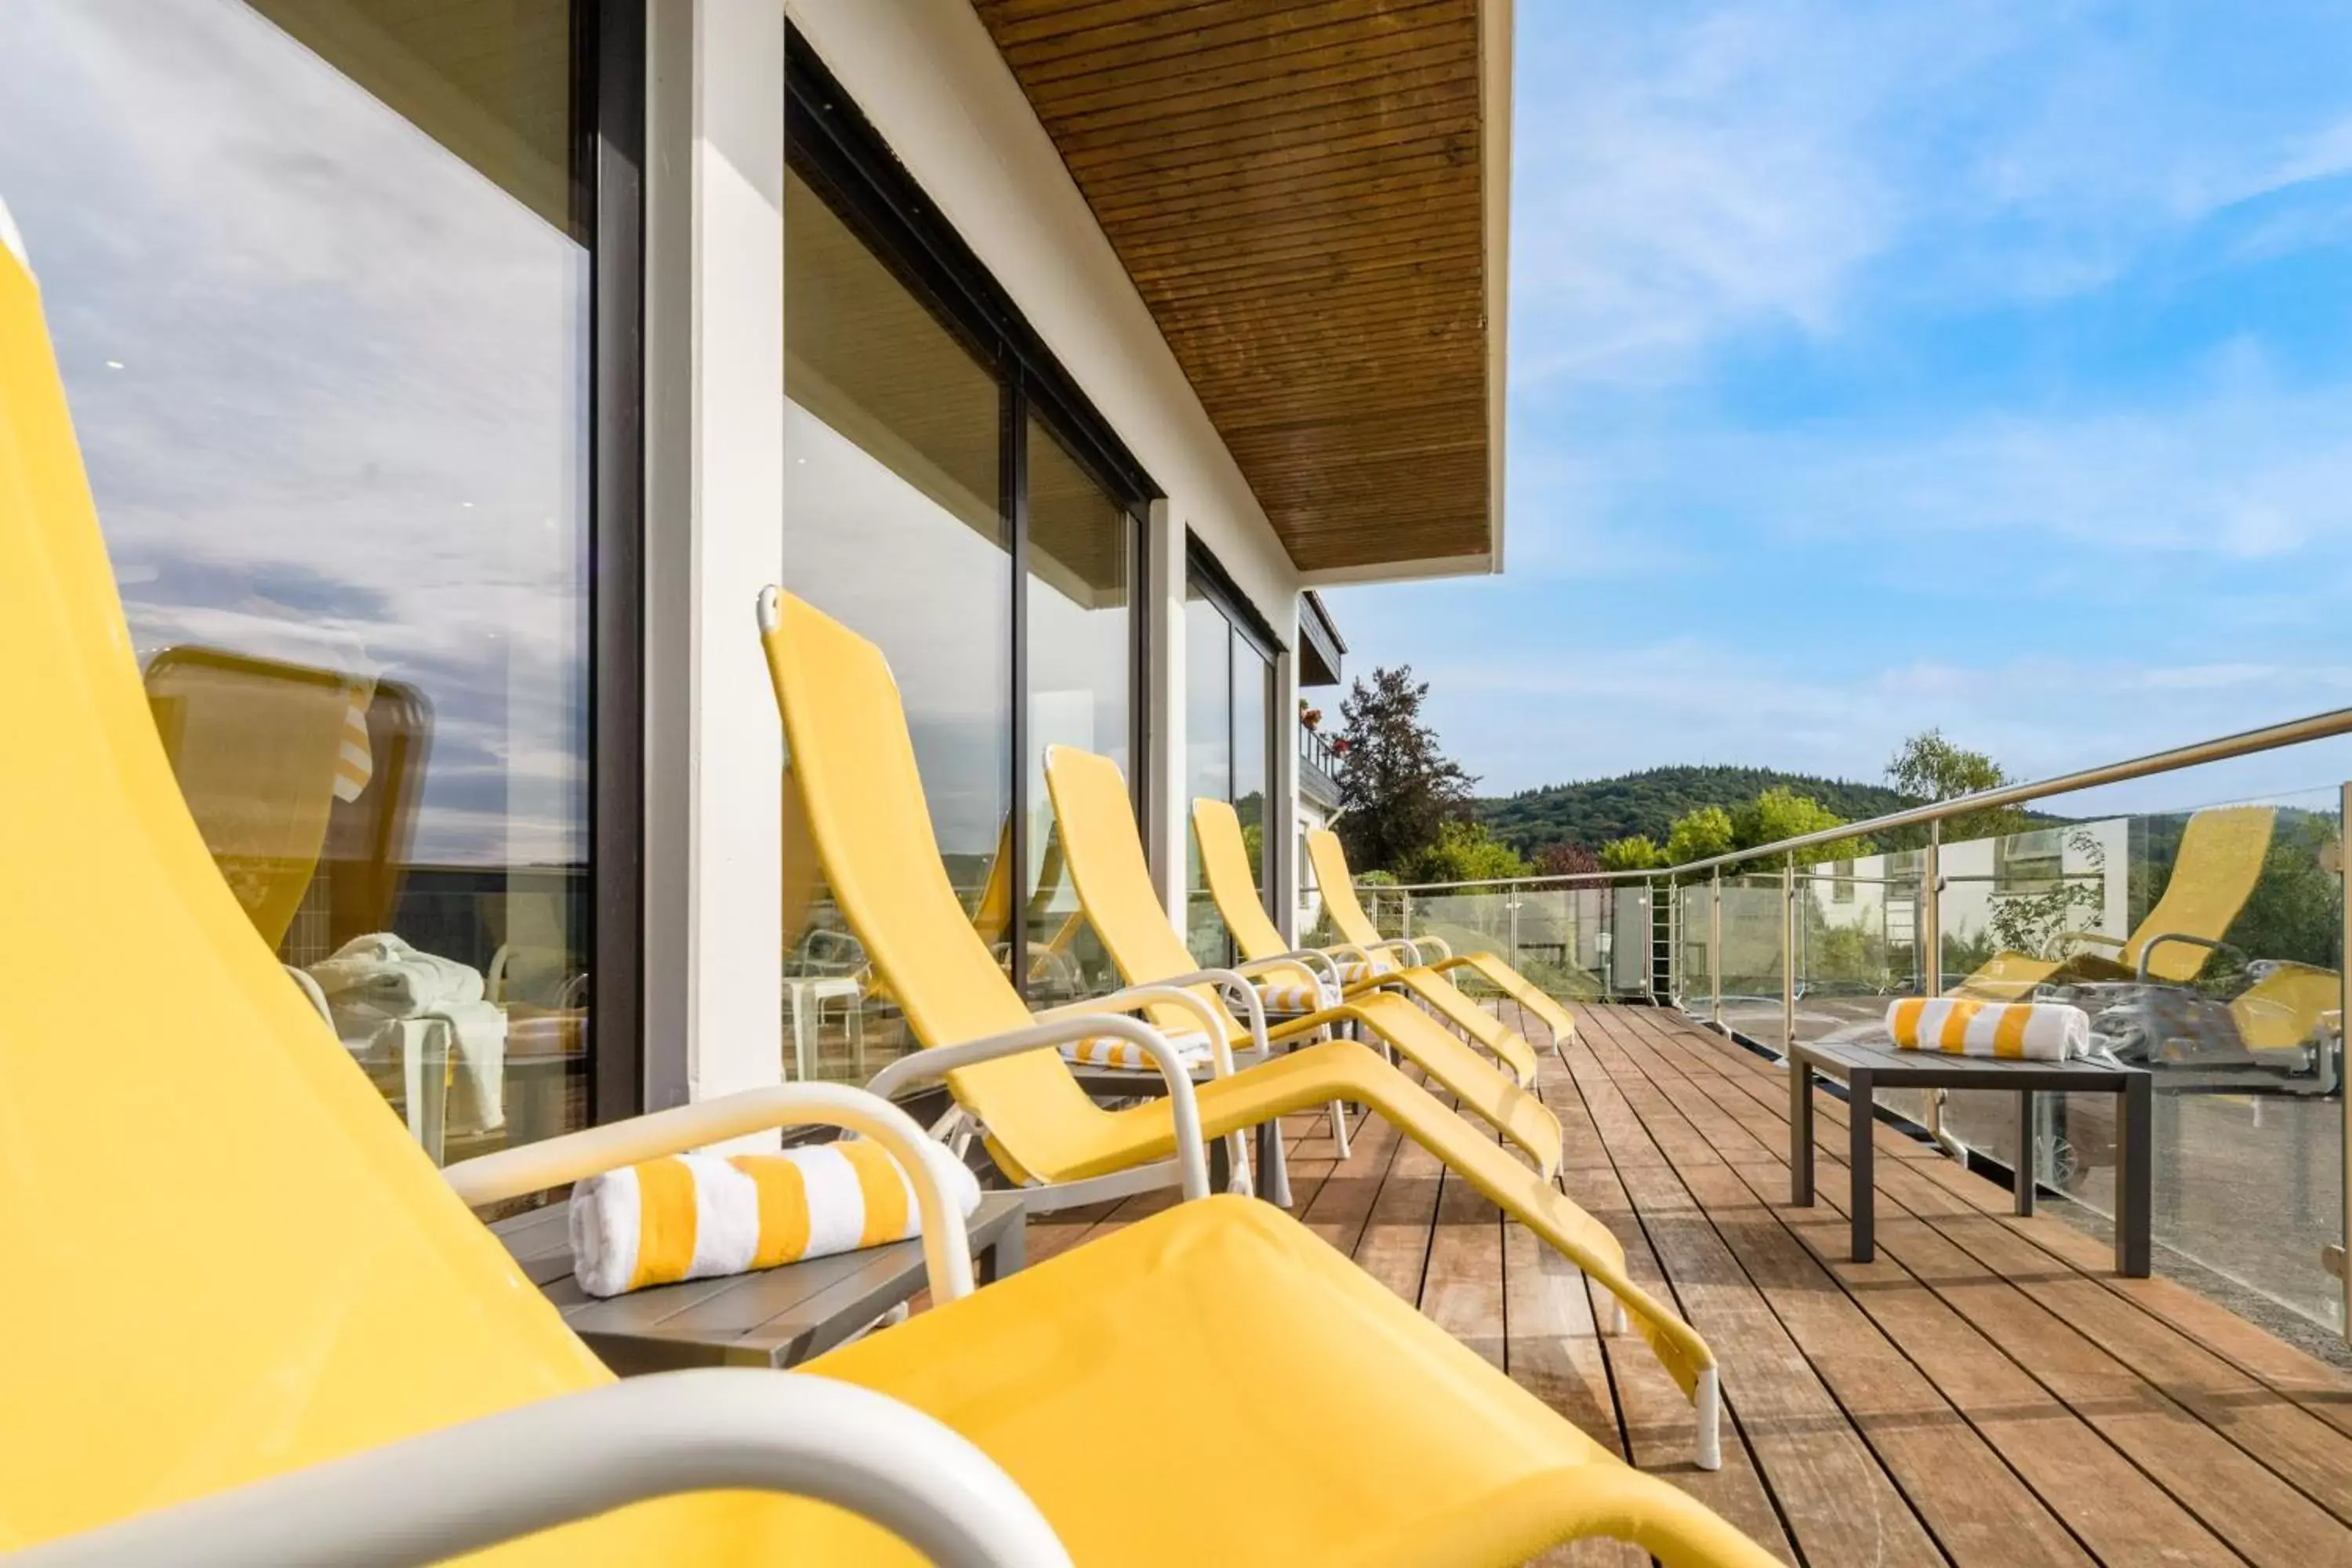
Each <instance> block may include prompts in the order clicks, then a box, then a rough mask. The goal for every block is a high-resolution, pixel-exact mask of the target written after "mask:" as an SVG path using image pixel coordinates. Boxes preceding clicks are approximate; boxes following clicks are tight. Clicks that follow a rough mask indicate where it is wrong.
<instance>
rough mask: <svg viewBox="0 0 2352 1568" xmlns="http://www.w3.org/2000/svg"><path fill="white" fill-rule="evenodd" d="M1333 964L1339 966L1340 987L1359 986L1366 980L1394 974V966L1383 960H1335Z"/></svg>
mask: <svg viewBox="0 0 2352 1568" xmlns="http://www.w3.org/2000/svg"><path fill="white" fill-rule="evenodd" d="M1333 962H1334V963H1337V964H1338V965H1339V984H1342V985H1360V984H1363V983H1364V982H1365V981H1367V980H1372V979H1376V978H1378V977H1379V976H1381V975H1383V974H1394V973H1396V965H1395V964H1393V963H1390V962H1389V961H1388V960H1387V959H1385V958H1374V959H1370V960H1354V959H1336V960H1334V961H1333Z"/></svg>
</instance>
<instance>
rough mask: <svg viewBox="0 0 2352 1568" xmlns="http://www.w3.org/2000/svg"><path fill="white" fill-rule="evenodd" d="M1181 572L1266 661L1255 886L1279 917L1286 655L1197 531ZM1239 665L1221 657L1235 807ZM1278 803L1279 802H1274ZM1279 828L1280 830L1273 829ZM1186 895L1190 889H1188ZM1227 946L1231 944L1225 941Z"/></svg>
mask: <svg viewBox="0 0 2352 1568" xmlns="http://www.w3.org/2000/svg"><path fill="white" fill-rule="evenodd" d="M1184 575H1185V582H1186V585H1187V586H1188V587H1192V588H1196V589H1198V590H1199V591H1200V595H1201V597H1202V599H1204V600H1206V601H1207V602H1208V604H1209V605H1210V606H1211V607H1212V608H1213V609H1214V610H1215V611H1216V612H1217V614H1218V615H1219V616H1223V618H1224V622H1225V625H1226V626H1227V627H1228V628H1229V631H1230V635H1231V636H1232V637H1233V638H1234V641H1235V642H1236V643H1239V644H1244V645H1246V646H1247V647H1249V648H1250V650H1251V651H1252V652H1254V653H1255V654H1256V655H1257V656H1258V657H1259V658H1262V659H1264V660H1265V686H1266V690H1265V752H1264V755H1265V808H1264V810H1265V817H1264V820H1263V821H1262V822H1261V823H1260V825H1259V826H1260V827H1261V829H1262V834H1261V841H1262V842H1263V843H1264V845H1265V865H1264V866H1262V867H1260V868H1259V869H1258V874H1259V875H1260V876H1261V877H1263V878H1264V879H1265V885H1264V886H1263V887H1261V888H1260V889H1258V899H1259V901H1260V902H1261V903H1263V904H1264V905H1265V911H1266V913H1267V914H1269V915H1272V916H1274V917H1275V918H1276V920H1279V919H1280V918H1281V910H1280V909H1279V907H1278V906H1277V902H1276V889H1278V888H1280V887H1281V885H1282V868H1283V863H1284V860H1285V858H1286V857H1287V855H1288V853H1289V851H1288V848H1287V845H1288V835H1289V834H1290V833H1291V832H1292V830H1293V829H1294V827H1295V826H1296V822H1295V817H1296V816H1297V813H1296V812H1295V811H1293V810H1292V808H1291V805H1290V797H1289V795H1287V794H1286V793H1285V792H1284V791H1282V790H1280V789H1278V788H1276V784H1277V783H1278V782H1279V779H1278V774H1279V773H1280V772H1281V763H1280V761H1279V759H1278V758H1277V756H1276V752H1275V748H1276V746H1278V745H1280V744H1281V741H1282V733H1283V731H1282V714H1281V712H1280V711H1279V710H1280V708H1281V706H1282V661H1283V658H1285V657H1286V655H1287V654H1288V653H1289V651H1290V650H1289V648H1287V647H1285V646H1284V644H1283V641H1282V639H1281V638H1280V637H1276V636H1275V633H1274V625H1273V623H1272V622H1270V621H1268V620H1267V619H1266V617H1265V616H1263V615H1261V614H1260V613H1259V612H1258V608H1257V606H1256V605H1253V604H1251V603H1250V601H1249V595H1246V594H1244V593H1243V592H1242V590H1241V585H1240V584H1237V583H1235V582H1234V578H1233V574H1231V573H1230V572H1227V571H1226V570H1225V567H1224V563H1223V562H1221V561H1219V560H1218V559H1217V557H1216V553H1215V552H1213V551H1212V550H1211V549H1210V548H1209V547H1208V546H1207V545H1206V544H1204V543H1202V541H1201V536H1200V535H1199V534H1197V533H1192V532H1190V531H1187V532H1186V534H1185V536H1184ZM1241 666H1242V661H1241V660H1240V658H1237V657H1234V656H1233V654H1231V653H1229V654H1228V656H1227V658H1226V659H1225V794H1226V796H1227V801H1228V804H1230V805H1236V806H1238V805H1239V804H1240V803H1239V802H1238V801H1234V800H1233V799H1232V798H1231V797H1232V795H1233V792H1234V773H1235V763H1236V762H1237V761H1238V759H1239V758H1240V756H1241V730H1240V722H1241V721H1240V713H1241V701H1240V698H1241ZM1277 801H1279V802H1280V803H1281V804H1280V805H1276V802H1277ZM1277 830H1278V831H1277ZM1188 896H1189V892H1188ZM1229 949H1230V944H1229Z"/></svg>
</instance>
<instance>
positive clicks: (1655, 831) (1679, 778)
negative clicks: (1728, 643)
mask: <svg viewBox="0 0 2352 1568" xmlns="http://www.w3.org/2000/svg"><path fill="white" fill-rule="evenodd" d="M1781 784H1786V785H1787V786H1788V787H1789V788H1790V789H1792V790H1794V791H1796V792H1797V793H1798V794H1799V795H1811V796H1812V797H1813V798H1814V799H1815V800H1817V801H1819V802H1821V803H1822V805H1824V806H1827V807H1828V808H1829V809H1830V810H1832V811H1833V812H1835V813H1837V815H1838V816H1842V817H1843V818H1845V819H1846V820H1847V821H1848V822H1859V821H1861V820H1862V819H1864V817H1871V816H1883V815H1885V813H1887V812H1890V811H1897V810H1900V809H1901V808H1902V807H1904V806H1906V805H1911V804H1913V803H1911V802H1910V801H1907V800H1906V799H1905V798H1904V797H1903V796H1902V795H1897V794H1895V791H1893V790H1891V789H1888V788H1887V787H1886V786H1885V785H1884V784H1849V783H1847V782H1846V781H1845V780H1843V779H1822V778H1812V777H1810V776H1809V775H1807V774H1804V773H1781V772H1780V771H1779V770H1778V769H1774V768H1729V767H1673V768H1651V769H1648V770H1646V771H1645V772H1643V773H1627V774H1625V775H1624V776H1623V777H1622V778H1613V779H1591V780H1588V781H1587V782H1585V783H1582V784H1551V785H1549V786H1547V787H1545V788H1543V789H1532V790H1528V791H1526V792H1524V793H1522V794H1519V795H1510V796H1507V797H1506V798H1503V799H1499V800H1482V801H1480V802H1478V819H1479V820H1480V821H1481V822H1484V823H1486V825H1487V826H1490V827H1492V828H1493V829H1494V830H1495V835H1496V837H1498V838H1500V839H1502V840H1503V841H1504V842H1505V843H1507V844H1508V845H1510V847H1512V848H1514V849H1517V851H1518V852H1519V853H1520V854H1522V855H1532V854H1534V853H1535V852H1536V851H1537V850H1538V849H1541V848H1544V847H1546V846H1548V845H1553V844H1581V845H1584V846H1585V847H1588V848H1593V849H1598V848H1599V847H1601V845H1603V844H1606V843H1607V842H1609V840H1611V839H1612V838H1624V837H1631V836H1632V835H1633V834H1637V833H1639V834H1643V835H1646V836H1647V837H1651V838H1654V839H1656V840H1658V841H1659V842H1661V843H1663V842H1664V840H1665V837H1666V827H1667V825H1668V824H1670V823H1672V822H1673V821H1674V819H1675V817H1677V816H1682V815H1683V814H1684V813H1685V812H1686V811H1690V810H1693V809H1695V808H1696V807H1698V806H1702V805H1719V806H1721V807H1723V808H1724V809H1725V810H1726V811H1728V810H1730V809H1731V808H1732V807H1734V806H1736V805H1742V804H1744V803H1745V802H1748V801H1751V800H1753V799H1755V798H1756V797H1757V796H1758V795H1761V794H1763V793H1764V792H1765V791H1766V790H1768V789H1771V788H1773V787H1775V786H1777V785H1781Z"/></svg>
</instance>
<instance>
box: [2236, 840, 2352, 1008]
mask: <svg viewBox="0 0 2352 1568" xmlns="http://www.w3.org/2000/svg"><path fill="white" fill-rule="evenodd" d="M2337 845H2338V838H2337V835H2336V824H2335V822H2334V821H2333V820H2331V819H2330V818H2328V817H2325V816H2319V815H2317V814H2316V813H2312V812H2300V811H2295V812H2288V811H2282V812H2281V813H2280V814H2279V818H2278V826H2277V828H2276V829H2275V830H2274V831H2273V834H2272V836H2271V847H2270V851H2269V853H2268V854H2266V855H2265V856H2264V857H2263V875H2262V880H2260V881H2258V882H2256V883H2255V884H2254V890H2253V893H2252V896H2251V897H2249V898H2248V899H2247V900H2246V907H2245V908H2244V909H2243V910H2240V911H2239V913H2238V918H2237V919H2236V920H2235V921H2231V925H2230V942H2231V945H2232V946H2234V947H2236V948H2238V949H2239V950H2240V951H2241V952H2244V953H2245V954H2246V956H2247V957H2248V958H2249V959H2261V958H2270V959H2288V960H2292V961H2293V962H2294V963H2308V964H2311V965H2313V966H2314V967H2315V968H2319V969H2334V968H2336V953H2337V950H2338V949H2339V947H2340V946H2341V944H2342V942H2343V940H2344V937H2343V931H2344V883H2343V880H2342V879H2341V878H2339V877H2338V876H2336V873H2335V872H2334V871H2332V870H2331V869H2329V868H2330V867H2332V866H2334V865H2336V863H2337V861H2338V860H2339V858H2340V857H2341V854H2342V851H2341V850H2340V849H2339V848H2338V847H2337Z"/></svg>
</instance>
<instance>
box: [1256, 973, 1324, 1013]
mask: <svg viewBox="0 0 2352 1568" xmlns="http://www.w3.org/2000/svg"><path fill="white" fill-rule="evenodd" d="M1257 1001H1258V1005H1259V1006H1261V1007H1263V1008H1265V1010H1266V1011H1267V1012H1269V1013H1286V1014H1291V1015H1294V1016H1303V1015H1305V1014H1308V1013H1320V1012H1321V1011H1322V1010H1323V1009H1324V1008H1326V1007H1337V1006H1338V1005H1339V992H1338V991H1337V990H1336V989H1335V988H1333V987H1331V986H1329V985H1326V984H1323V983H1322V982H1320V981H1302V980H1262V981H1260V982H1258V983H1257Z"/></svg>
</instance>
